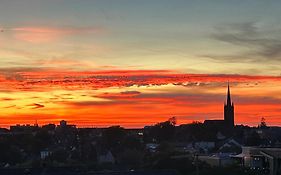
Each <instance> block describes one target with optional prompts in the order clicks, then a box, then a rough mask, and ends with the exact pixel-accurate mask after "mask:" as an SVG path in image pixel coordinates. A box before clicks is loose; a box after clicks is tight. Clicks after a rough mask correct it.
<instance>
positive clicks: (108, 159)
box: [98, 151, 115, 164]
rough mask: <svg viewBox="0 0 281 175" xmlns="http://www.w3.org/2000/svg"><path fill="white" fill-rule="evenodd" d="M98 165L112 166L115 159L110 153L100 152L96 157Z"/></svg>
mask: <svg viewBox="0 0 281 175" xmlns="http://www.w3.org/2000/svg"><path fill="white" fill-rule="evenodd" d="M98 163H99V164H114V163H115V158H114V156H113V154H112V153H111V151H102V152H101V153H100V154H99V155H98Z"/></svg>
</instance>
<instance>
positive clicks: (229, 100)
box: [226, 82, 231, 106]
mask: <svg viewBox="0 0 281 175" xmlns="http://www.w3.org/2000/svg"><path fill="white" fill-rule="evenodd" d="M226 105H229V106H231V96H230V88H229V82H228V83H227V100H226Z"/></svg>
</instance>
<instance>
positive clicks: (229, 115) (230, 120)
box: [224, 83, 234, 128]
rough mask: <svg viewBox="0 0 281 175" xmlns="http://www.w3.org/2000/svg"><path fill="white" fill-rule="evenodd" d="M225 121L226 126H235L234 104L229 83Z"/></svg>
mask: <svg viewBox="0 0 281 175" xmlns="http://www.w3.org/2000/svg"><path fill="white" fill-rule="evenodd" d="M224 122H225V125H226V127H231V128H233V127H234V104H233V102H232V101H231V95H230V88H229V83H228V85H227V99H226V103H225V104H224Z"/></svg>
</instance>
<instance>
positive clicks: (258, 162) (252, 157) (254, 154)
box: [233, 147, 281, 175]
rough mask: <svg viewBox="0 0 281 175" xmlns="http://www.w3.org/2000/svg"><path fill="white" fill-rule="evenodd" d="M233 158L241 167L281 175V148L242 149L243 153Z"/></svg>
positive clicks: (271, 174)
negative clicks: (238, 160) (238, 161)
mask: <svg viewBox="0 0 281 175" xmlns="http://www.w3.org/2000/svg"><path fill="white" fill-rule="evenodd" d="M233 158H236V159H240V162H241V165H242V166H243V167H246V168H250V169H252V170H257V171H266V170H268V171H269V174H270V175H279V174H281V148H269V147H267V148H262V147H242V153H241V154H238V155H236V156H233Z"/></svg>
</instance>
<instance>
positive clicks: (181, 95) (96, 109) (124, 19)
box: [0, 0, 281, 127]
mask: <svg viewBox="0 0 281 175" xmlns="http://www.w3.org/2000/svg"><path fill="white" fill-rule="evenodd" d="M280 9H281V1H271V0H267V1H264V0H247V1H245V0H235V1H230V0H229V1H225V0H212V1H203V0H198V1H188V0H173V1H172V0H79V1H78V0H1V1H0V100H1V101H0V111H1V113H0V127H8V126H9V125H13V124H16V123H19V124H27V123H30V124H33V123H35V121H36V120H37V122H38V123H39V125H43V124H46V123H56V124H57V123H58V121H60V120H62V119H64V120H67V121H69V122H70V123H72V124H76V125H78V126H80V127H86V126H87V127H89V126H91V127H104V126H110V125H121V126H124V127H143V126H145V125H151V124H154V123H157V122H161V121H165V120H167V119H168V118H169V117H172V116H175V117H176V118H177V122H178V124H182V123H189V122H192V121H204V120H205V119H222V118H223V104H224V102H225V98H226V90H227V89H226V87H227V82H228V81H229V82H230V86H231V94H232V99H233V101H234V104H235V117H236V118H235V123H236V124H245V125H251V126H255V125H257V124H258V123H259V122H260V119H261V117H264V118H265V119H266V122H267V123H268V124H269V125H279V126H281V76H280V75H281V20H280V16H281V10H280Z"/></svg>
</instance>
